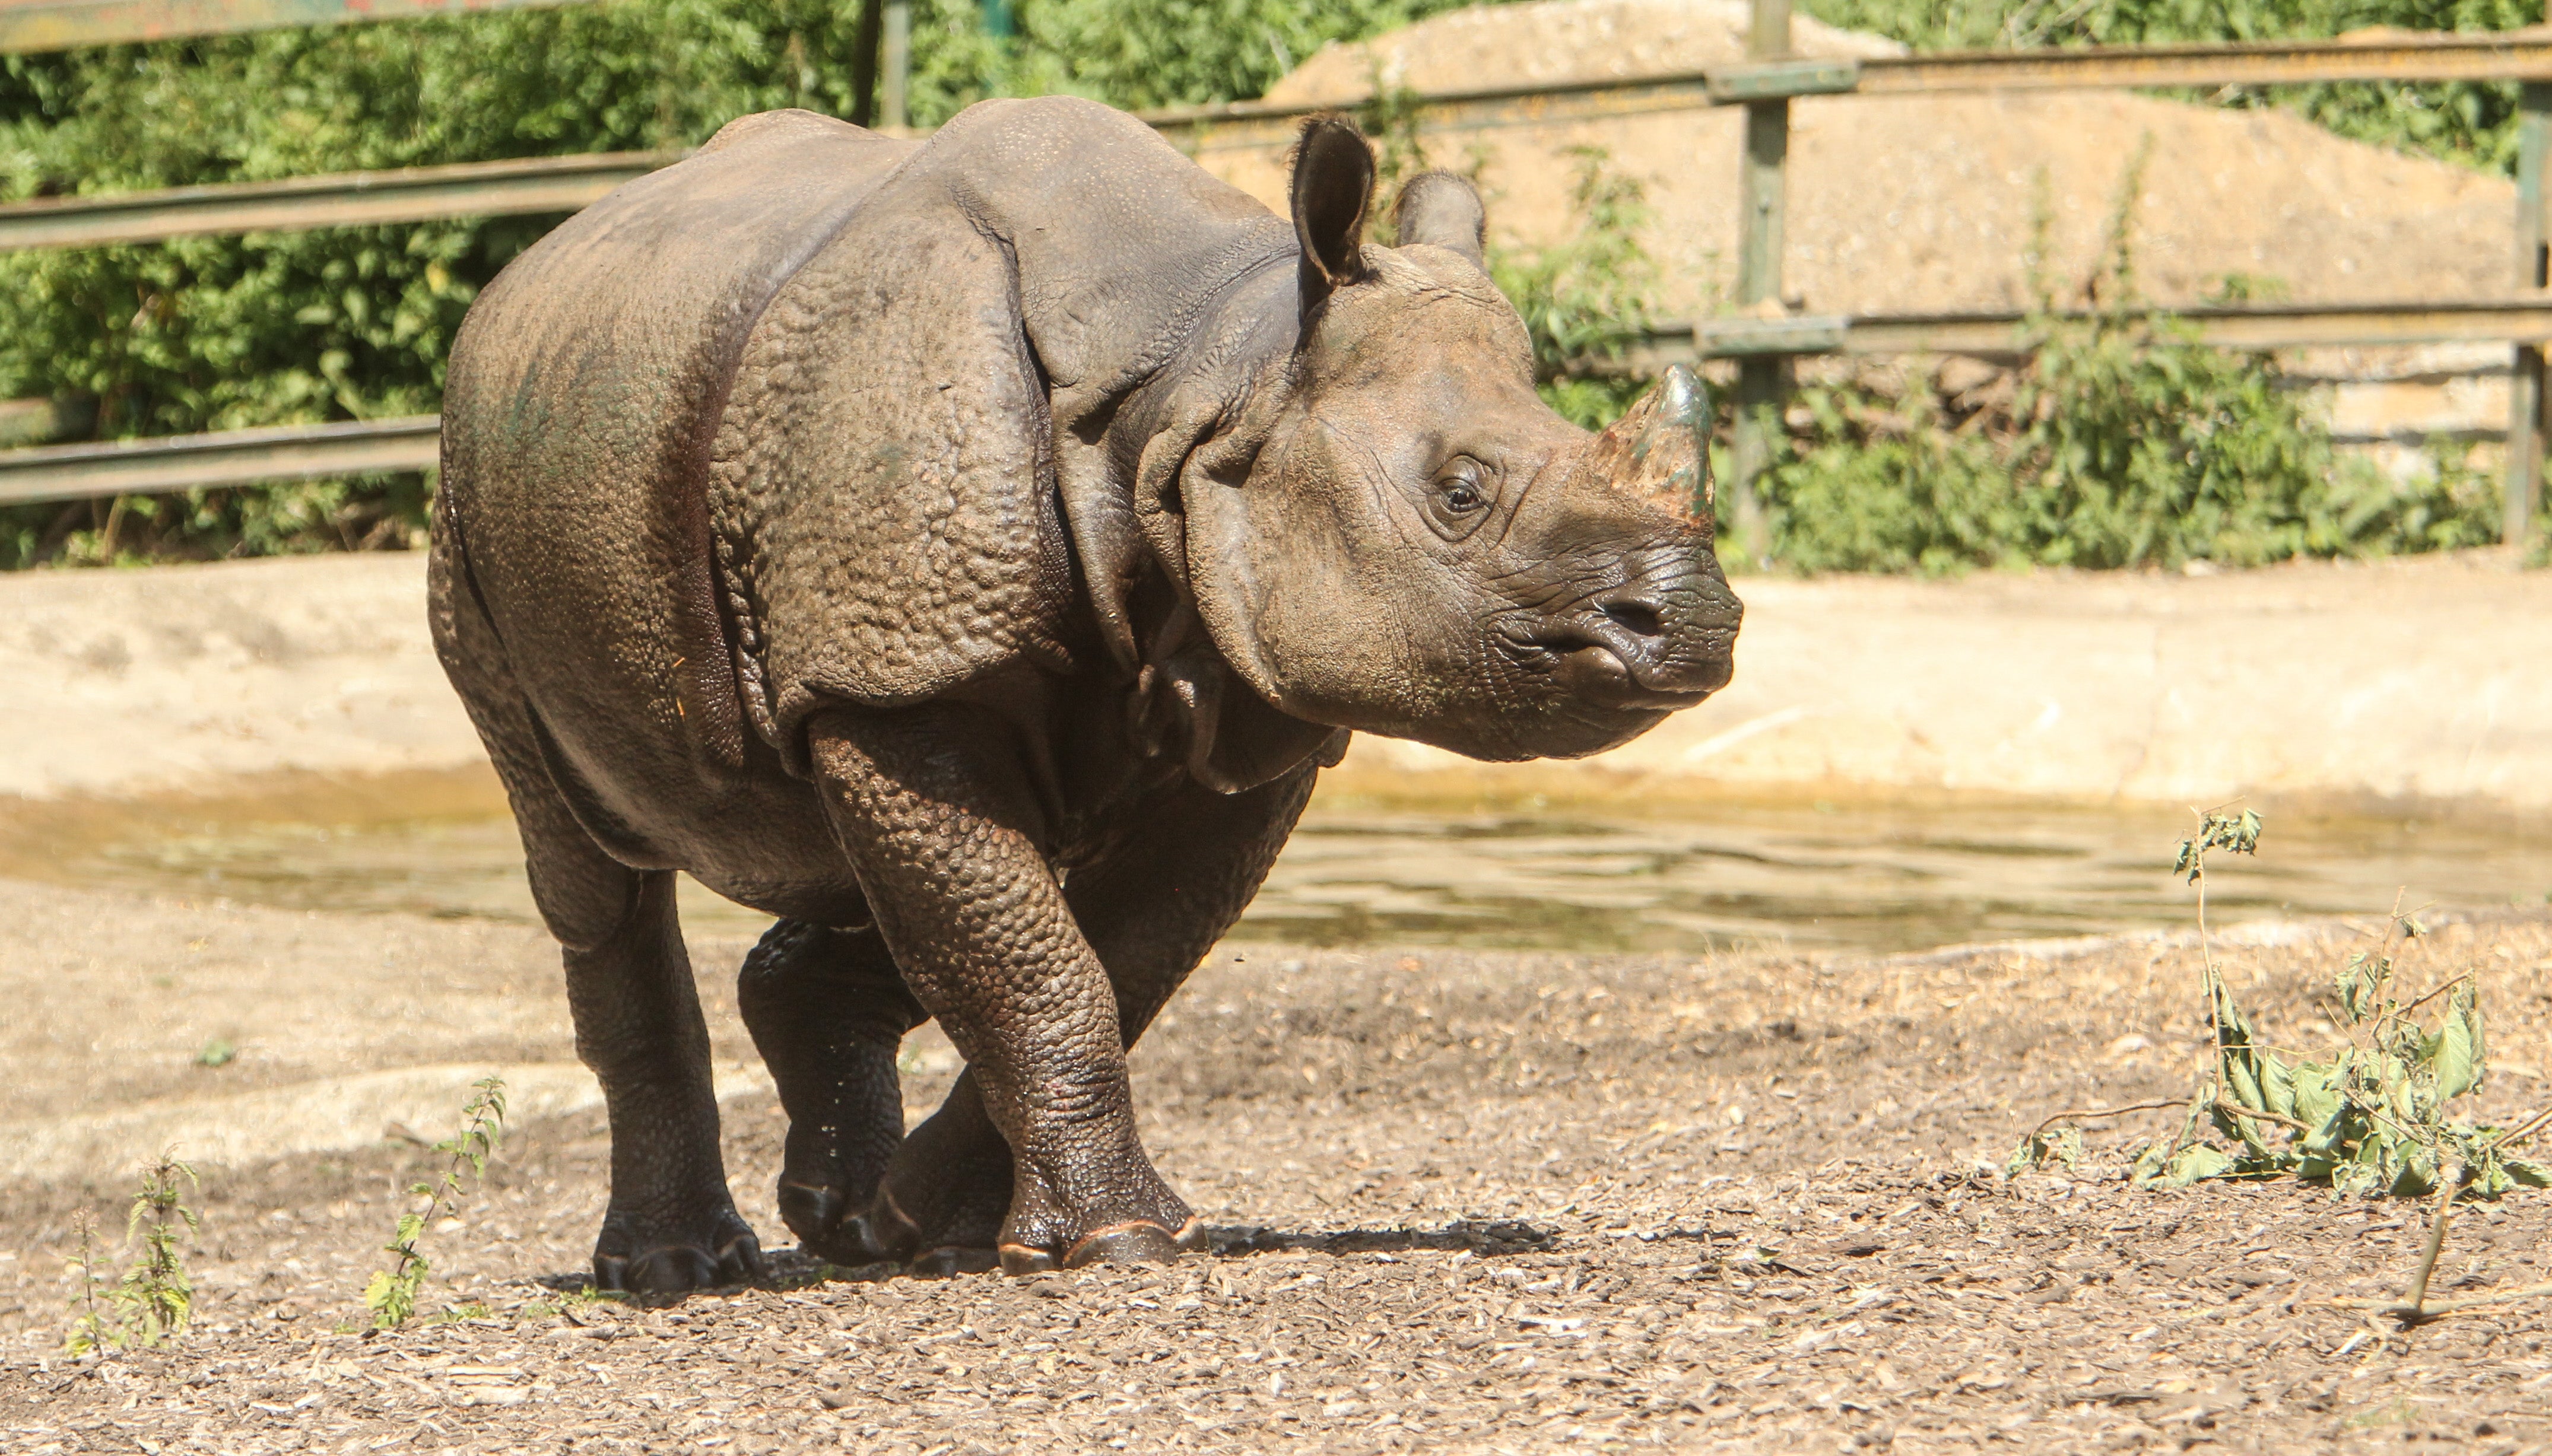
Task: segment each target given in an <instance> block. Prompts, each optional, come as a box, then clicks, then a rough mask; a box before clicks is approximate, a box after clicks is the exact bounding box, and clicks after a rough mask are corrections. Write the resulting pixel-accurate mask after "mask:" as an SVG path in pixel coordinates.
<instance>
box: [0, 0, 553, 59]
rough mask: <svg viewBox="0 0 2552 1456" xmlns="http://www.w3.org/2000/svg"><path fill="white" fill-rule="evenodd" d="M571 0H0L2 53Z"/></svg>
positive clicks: (547, 3) (535, 4) (441, 13)
mask: <svg viewBox="0 0 2552 1456" xmlns="http://www.w3.org/2000/svg"><path fill="white" fill-rule="evenodd" d="M565 3H567V0H0V55H10V54H18V53H22V52H31V51H67V50H69V49H70V48H71V47H73V46H108V45H114V44H117V43H120V42H125V41H175V40H181V39H184V38H186V37H189V36H227V35H233V34H236V33H238V32H242V31H273V30H283V29H285V28H287V27H291V26H317V25H333V24H338V23H342V22H349V21H367V20H414V19H416V18H417V17H419V16H428V15H466V14H469V13H471V12H474V11H479V10H515V9H520V8H523V7H526V6H549V5H560V4H565Z"/></svg>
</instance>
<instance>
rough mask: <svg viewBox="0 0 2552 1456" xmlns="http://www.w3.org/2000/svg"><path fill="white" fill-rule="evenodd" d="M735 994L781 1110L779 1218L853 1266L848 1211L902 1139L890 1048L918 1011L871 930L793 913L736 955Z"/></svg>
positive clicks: (812, 1248)
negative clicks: (785, 1137) (784, 1133)
mask: <svg viewBox="0 0 2552 1456" xmlns="http://www.w3.org/2000/svg"><path fill="white" fill-rule="evenodd" d="M736 1001H737V1004H738V1006H739V1008H740V1009H741V1010H742V1011H743V1012H744V1024H745V1026H746V1027H747V1029H749V1030H750V1031H752V1033H753V1044H754V1046H755V1048H756V1049H758V1050H759V1051H760V1052H761V1053H762V1060H763V1062H764V1064H765V1065H767V1066H768V1067H770V1069H771V1076H772V1080H773V1081H774V1082H776V1083H778V1084H779V1087H780V1102H781V1105H782V1106H783V1107H784V1108H786V1109H787V1111H788V1113H789V1143H788V1149H787V1152H786V1155H785V1160H784V1162H783V1165H782V1168H781V1173H780V1216H781V1217H782V1218H783V1219H784V1220H786V1221H787V1222H788V1224H789V1228H790V1231H791V1232H793V1233H795V1234H797V1239H798V1242H799V1243H801V1244H803V1245H804V1246H805V1247H806V1249H807V1250H808V1251H809V1252H811V1253H814V1254H816V1255H819V1256H820V1257H822V1258H825V1259H829V1260H832V1261H833V1262H834V1263H837V1264H859V1263H865V1262H867V1261H868V1260H869V1259H871V1258H874V1257H875V1254H874V1252H873V1251H872V1250H871V1249H870V1248H869V1247H868V1244H867V1241H866V1239H865V1237H864V1235H863V1233H862V1227H861V1224H860V1222H859V1218H858V1215H859V1214H861V1213H863V1212H865V1211H866V1210H867V1208H868V1206H869V1203H870V1200H871V1199H872V1198H874V1197H875V1196H876V1195H877V1187H878V1179H879V1177H880V1176H881V1175H883V1174H884V1173H885V1172H886V1167H887V1161H888V1160H889V1159H890V1158H892V1157H894V1156H895V1151H896V1148H897V1147H898V1146H899V1145H900V1144H901V1143H902V1142H903V1141H904V1096H903V1090H902V1087H901V1085H900V1081H899V1079H898V1077H897V1076H896V1070H895V1059H896V1053H897V1051H898V1049H899V1048H900V1047H901V1045H902V1043H903V1040H904V1033H905V1032H907V1031H910V1030H911V1029H912V1028H914V1027H915V1026H918V1025H920V1024H921V1022H922V1019H923V1017H924V1016H925V1015H926V1013H925V1012H924V1011H923V1010H922V1009H921V1005H920V1003H919V1002H917V1001H915V1000H914V999H913V998H912V992H911V991H909V990H907V989H905V988H904V976H903V973H901V972H899V971H898V970H896V966H895V958H894V957H893V956H891V955H889V954H888V953H887V948H886V941H885V939H884V938H883V937H881V936H880V935H879V934H878V933H877V931H876V930H875V929H874V928H868V929H859V930H838V929H834V928H831V927H829V926H823V925H815V924H811V923H809V922H807V921H803V920H783V921H781V922H780V923H779V924H777V925H774V926H772V927H771V929H770V931H769V933H767V934H765V935H764V936H763V937H762V942H761V944H759V945H757V946H755V947H754V948H753V953H752V954H751V955H749V956H747V957H745V960H744V970H743V971H742V972H741V973H740V974H739V975H738V976H737V977H736ZM1005 1156H1006V1157H1007V1154H1006V1155H1005ZM1008 1173H1009V1170H1008V1168H1007V1166H1006V1167H1005V1168H1004V1177H1005V1178H1007V1177H1008ZM997 1216H998V1215H997Z"/></svg>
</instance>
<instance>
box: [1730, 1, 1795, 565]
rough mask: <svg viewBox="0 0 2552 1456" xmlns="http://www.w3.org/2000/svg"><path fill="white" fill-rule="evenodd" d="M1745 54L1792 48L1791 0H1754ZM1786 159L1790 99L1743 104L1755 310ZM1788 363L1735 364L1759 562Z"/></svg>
mask: <svg viewBox="0 0 2552 1456" xmlns="http://www.w3.org/2000/svg"><path fill="white" fill-rule="evenodd" d="M1753 19H1754V24H1753V25H1752V26H1750V27H1749V28H1748V30H1747V33H1746V53H1747V55H1748V56H1750V57H1751V58H1753V59H1756V60H1780V59H1784V58H1786V57H1787V56H1788V55H1789V53H1790V0H1754V17H1753ZM1789 156H1790V102H1789V98H1787V97H1781V98H1778V99H1775V100H1770V101H1749V102H1747V103H1746V156H1745V159H1744V161H1743V163H1742V164H1741V165H1740V168H1739V172H1738V194H1737V195H1738V218H1737V304H1738V307H1739V308H1741V309H1743V310H1745V311H1746V312H1748V313H1754V312H1756V311H1758V310H1760V309H1761V308H1762V306H1763V305H1764V304H1766V303H1769V304H1771V305H1772V306H1774V307H1779V306H1780V301H1781V215H1782V210H1783V204H1784V199H1783V196H1782V193H1783V190H1784V187H1783V181H1784V177H1785V174H1786V172H1787V170H1788V165H1789ZM1788 372H1789V362H1788V361H1787V360H1785V359H1783V358H1781V357H1780V356H1778V355H1762V356H1755V357H1750V358H1748V359H1745V360H1743V361H1741V362H1739V364H1738V365H1737V418H1736V421H1735V434H1734V438H1733V439H1732V441H1731V446H1732V448H1731V450H1730V460H1729V466H1730V469H1729V475H1730V477H1731V478H1730V481H1729V485H1730V488H1731V490H1732V491H1733V503H1734V505H1735V507H1736V517H1737V520H1736V526H1737V542H1738V546H1739V548H1740V549H1741V550H1742V551H1743V552H1744V553H1745V554H1746V555H1747V556H1748V557H1750V558H1753V559H1755V560H1758V561H1759V560H1760V559H1761V558H1762V557H1763V555H1764V553H1765V552H1766V550H1767V549H1768V548H1769V547H1770V545H1771V542H1770V540H1769V538H1768V534H1767V533H1766V531H1765V529H1764V522H1763V503H1762V498H1761V496H1760V495H1759V494H1758V493H1757V490H1756V485H1757V483H1758V482H1759V481H1760V479H1761V478H1762V475H1763V472H1764V470H1765V469H1767V468H1769V467H1770V466H1771V463H1772V448H1773V443H1774V442H1775V441H1777V440H1778V439H1779V438H1780V430H1781V402H1782V394H1783V392H1784V391H1783V383H1784V377H1785V375H1786V374H1787V373H1788Z"/></svg>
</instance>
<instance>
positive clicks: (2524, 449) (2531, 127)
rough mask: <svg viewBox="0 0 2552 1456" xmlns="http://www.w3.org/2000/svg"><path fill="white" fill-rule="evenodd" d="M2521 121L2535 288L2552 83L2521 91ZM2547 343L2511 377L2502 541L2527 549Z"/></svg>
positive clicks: (2523, 256)
mask: <svg viewBox="0 0 2552 1456" xmlns="http://www.w3.org/2000/svg"><path fill="white" fill-rule="evenodd" d="M2518 96H2519V100H2518V103H2517V104H2518V106H2519V107H2520V111H2519V114H2518V119H2517V123H2516V286H2517V288H2518V289H2519V290H2520V291H2525V292H2531V291H2533V290H2535V289H2538V288H2541V287H2542V286H2543V285H2544V283H2545V281H2546V276H2547V275H2546V272H2545V265H2546V257H2545V248H2544V241H2545V240H2544V227H2543V163H2544V159H2545V151H2546V145H2545V144H2546V141H2547V138H2552V84H2547V83H2544V82H2540V81H2528V82H2526V83H2525V84H2524V85H2523V86H2522V87H2521V88H2519V91H2518ZM2543 404H2544V391H2543V346H2542V344H2541V343H2539V342H2527V343H2524V344H2519V345H2518V346H2516V358H2515V360H2514V361H2513V366H2512V368H2511V369H2510V371H2509V373H2508V376H2507V493H2506V500H2505V515H2504V519H2503V521H2502V523H2501V528H2500V533H2499V539H2500V540H2502V541H2505V542H2506V543H2508V544H2509V545H2510V546H2513V547H2517V548H2518V549H2520V550H2521V549H2523V547H2524V546H2525V543H2526V539H2527V533H2528V532H2529V531H2531V530H2532V529H2533V525H2534V503H2535V502H2536V501H2537V500H2538V499H2540V498H2541V497H2542V494H2543V440H2544V417H2543Z"/></svg>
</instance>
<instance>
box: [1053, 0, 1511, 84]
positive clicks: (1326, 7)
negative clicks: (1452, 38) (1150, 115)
mask: <svg viewBox="0 0 2552 1456" xmlns="http://www.w3.org/2000/svg"><path fill="white" fill-rule="evenodd" d="M1462 3H1464V0H1324V3H1322V4H1318V5H1309V4H1304V3H1303V0H1141V3H1129V0H1025V3H1023V4H1022V5H1021V6H1020V8H1019V31H1020V36H1021V45H1020V47H1019V50H1018V60H1017V62H1016V65H1017V69H1016V70H1015V71H1014V72H1013V75H1014V76H1015V77H1016V78H1017V79H1020V80H1025V79H1027V78H1028V77H1029V76H1031V75H1039V76H1048V77H1051V78H1052V80H1053V82H1054V83H1055V84H1053V85H1052V86H1051V87H1050V89H1056V90H1070V91H1076V92H1079V93H1081V94H1083V95H1087V96H1096V97H1099V98H1101V99H1102V100H1105V101H1108V102H1111V103H1112V104H1115V105H1117V106H1127V107H1138V108H1139V107H1146V106H1174V105H1180V104H1185V103H1193V102H1205V101H1227V100H1232V99H1235V98H1239V97H1247V96H1256V95H1258V94H1260V93H1261V92H1263V91H1265V90H1266V89H1267V88H1268V87H1269V86H1271V85H1274V84H1275V83H1276V81H1277V80H1278V78H1280V77H1282V76H1283V75H1284V74H1285V73H1286V72H1287V71H1290V70H1292V69H1293V68H1294V67H1295V66H1297V65H1299V64H1301V63H1302V62H1303V61H1304V60H1307V59H1309V58H1310V57H1311V54H1312V52H1315V51H1318V50H1320V49H1321V48H1322V47H1323V46H1326V45H1328V44H1329V43H1330V42H1333V41H1358V40H1362V39H1364V38H1365V37H1367V36H1374V35H1380V34H1381V33H1383V32H1385V31H1390V30H1397V29H1399V28H1400V27H1402V26H1405V25H1407V24H1409V23H1410V22H1412V21H1416V20H1422V19H1425V18H1426V17H1427V16H1430V15H1434V14H1435V13H1436V12H1438V11H1443V10H1451V9H1455V8H1457V7H1458V6H1459V5H1460V4H1462Z"/></svg>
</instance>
